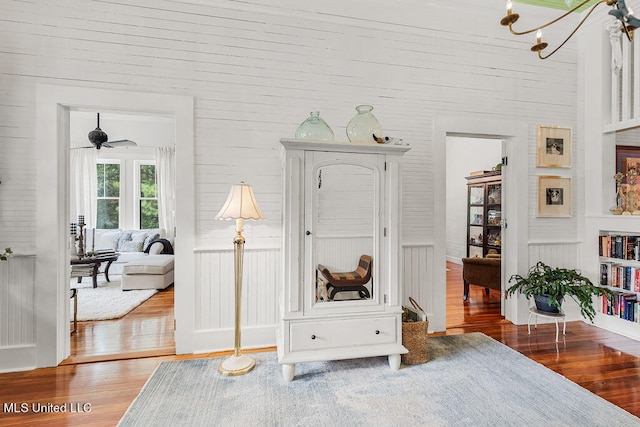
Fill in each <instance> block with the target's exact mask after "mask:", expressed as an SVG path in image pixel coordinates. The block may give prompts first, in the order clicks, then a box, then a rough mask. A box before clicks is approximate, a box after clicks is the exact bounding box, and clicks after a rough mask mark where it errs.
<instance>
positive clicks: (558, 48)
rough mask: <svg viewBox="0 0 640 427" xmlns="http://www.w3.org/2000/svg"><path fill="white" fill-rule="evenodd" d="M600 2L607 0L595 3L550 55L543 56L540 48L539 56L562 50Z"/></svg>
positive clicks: (542, 57)
mask: <svg viewBox="0 0 640 427" xmlns="http://www.w3.org/2000/svg"><path fill="white" fill-rule="evenodd" d="M600 3H606V0H600V1H599V2H598V3H596V4H594V5H593V7H592V8H591V9H589V12H587V14H586V15H585V17H584V18H582V20H581V21H580V23H579V24H578V26H577V27H576V28H574V29H573V31H571V34H569V36H568V37H567V38H566V39H564V41H563V42H562V43H561V44H560V46H558V47H557V48H555V49H554V50H553V51H552V52H551V53H550V54H549V55H545V56H542V53H541V52H542V50H539V51H538V57H539V58H540V59H547V58H548V57H550V56H551V55H553V54H554V53H556V52H557V51H558V50H560V48H561V47H562V46H564V44H565V43H566V42H568V41H569V39H570V38H571V37H573V35H574V34H575V33H576V31H578V29H579V28H580V27H581V26H582V24H584V21H586V20H587V19H588V18H589V16H590V15H591V14H592V13H593V11H594V10H595V8H596V7H598V5H600ZM623 25H624V23H623ZM541 28H544V27H541Z"/></svg>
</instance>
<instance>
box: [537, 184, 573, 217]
mask: <svg viewBox="0 0 640 427" xmlns="http://www.w3.org/2000/svg"><path fill="white" fill-rule="evenodd" d="M538 216H539V217H570V216H571V178H563V177H560V176H539V177H538Z"/></svg>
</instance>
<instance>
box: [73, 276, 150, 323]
mask: <svg viewBox="0 0 640 427" xmlns="http://www.w3.org/2000/svg"><path fill="white" fill-rule="evenodd" d="M110 279H111V282H107V281H106V280H104V279H98V287H97V288H95V289H94V288H93V285H92V283H91V278H84V279H83V280H82V283H78V280H77V279H73V280H72V281H71V287H72V288H78V321H86V320H110V319H119V318H120V317H123V316H124V315H125V314H127V313H129V312H130V311H131V310H133V309H134V308H136V307H137V306H139V305H140V304H142V303H143V302H145V301H146V300H148V299H149V298H151V297H152V296H153V295H154V294H155V293H157V292H158V291H157V290H156V289H142V290H131V291H123V290H122V289H120V280H119V276H115V277H110ZM71 313H72V316H73V299H72V300H71Z"/></svg>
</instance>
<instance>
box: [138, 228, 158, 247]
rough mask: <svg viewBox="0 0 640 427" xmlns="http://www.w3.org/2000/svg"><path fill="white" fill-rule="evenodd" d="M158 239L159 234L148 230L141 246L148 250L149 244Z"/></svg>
mask: <svg viewBox="0 0 640 427" xmlns="http://www.w3.org/2000/svg"><path fill="white" fill-rule="evenodd" d="M159 238H160V233H158V232H156V231H155V230H150V231H149V232H147V237H146V238H145V239H144V244H143V245H142V247H143V248H148V247H149V245H150V244H151V242H153V241H154V240H156V239H159Z"/></svg>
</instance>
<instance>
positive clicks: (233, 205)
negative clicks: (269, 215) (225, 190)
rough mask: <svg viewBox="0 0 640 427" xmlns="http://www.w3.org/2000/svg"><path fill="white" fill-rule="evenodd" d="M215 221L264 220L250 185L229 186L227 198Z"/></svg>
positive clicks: (242, 183)
mask: <svg viewBox="0 0 640 427" xmlns="http://www.w3.org/2000/svg"><path fill="white" fill-rule="evenodd" d="M215 219H228V220H230V219H266V218H265V216H264V214H263V213H262V211H261V210H260V207H259V206H258V202H256V198H255V196H254V195H253V190H252V189H251V186H250V185H247V184H245V183H244V182H240V184H236V185H233V186H231V190H230V191H229V197H227V201H226V202H225V203H224V206H222V209H220V212H218V214H217V215H216V217H215Z"/></svg>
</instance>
